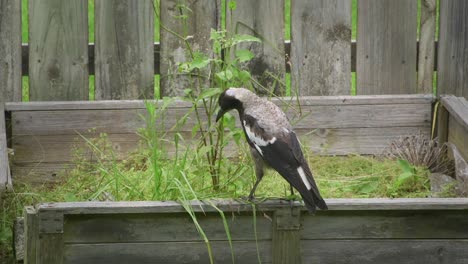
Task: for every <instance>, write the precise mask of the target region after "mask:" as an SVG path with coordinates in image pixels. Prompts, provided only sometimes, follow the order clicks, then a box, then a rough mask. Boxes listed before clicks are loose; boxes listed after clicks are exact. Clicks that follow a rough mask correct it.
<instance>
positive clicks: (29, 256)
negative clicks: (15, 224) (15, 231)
mask: <svg viewBox="0 0 468 264" xmlns="http://www.w3.org/2000/svg"><path fill="white" fill-rule="evenodd" d="M37 222H38V221H37V214H36V210H35V209H34V207H32V206H26V207H25V208H24V224H25V231H24V232H25V240H24V252H25V256H24V263H26V264H35V263H37V262H36V244H37V238H38V236H39V233H38V224H37Z"/></svg>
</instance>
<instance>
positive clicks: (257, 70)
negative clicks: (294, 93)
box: [226, 0, 286, 95]
mask: <svg viewBox="0 0 468 264" xmlns="http://www.w3.org/2000/svg"><path fill="white" fill-rule="evenodd" d="M283 17H284V0H257V1H245V0H244V1H237V2H236V9H235V10H232V11H231V10H229V9H228V10H227V11H226V21H227V23H226V30H227V31H228V32H231V33H232V34H246V35H251V36H256V37H258V38H260V39H261V40H262V42H248V43H242V44H240V45H237V46H235V47H234V49H235V50H240V49H248V50H250V51H251V52H252V53H253V54H254V58H253V59H252V60H250V61H249V62H247V63H243V64H241V65H242V66H243V67H242V68H244V67H245V68H246V69H247V71H248V72H249V73H250V74H251V75H252V77H253V78H254V79H255V80H256V81H257V82H258V84H259V85H258V84H257V83H253V86H254V88H255V90H256V91H257V92H258V93H260V94H265V95H269V94H270V93H274V94H276V95H281V94H285V91H286V87H285V86H283V85H281V83H283V82H284V77H285V73H286V66H285V63H284V62H285V54H284V19H273V18H283ZM235 50H232V52H231V56H232V59H234V57H235ZM278 80H280V81H281V82H279V81H278ZM265 89H266V90H265Z"/></svg>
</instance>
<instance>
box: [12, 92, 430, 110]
mask: <svg viewBox="0 0 468 264" xmlns="http://www.w3.org/2000/svg"><path fill="white" fill-rule="evenodd" d="M271 101H272V102H274V103H276V104H278V105H280V106H281V107H283V108H286V107H287V106H288V105H294V104H296V103H297V102H299V103H298V104H299V105H317V106H319V105H361V104H369V105H374V104H378V105H380V104H431V103H432V102H434V101H435V97H434V96H432V95H430V94H408V95H357V96H301V97H300V98H296V97H279V98H272V99H271ZM147 102H149V103H151V104H153V103H154V104H161V103H162V101H161V100H148V101H143V100H101V101H56V102H22V103H15V102H7V103H5V109H6V110H7V111H44V110H104V109H145V103H147ZM191 105H192V104H191V103H189V102H187V101H182V100H174V102H173V104H171V106H170V107H171V108H176V107H177V108H190V106H191Z"/></svg>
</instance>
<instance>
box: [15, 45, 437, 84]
mask: <svg viewBox="0 0 468 264" xmlns="http://www.w3.org/2000/svg"><path fill="white" fill-rule="evenodd" d="M433 45H434V47H435V49H434V55H433V58H434V63H433V66H434V68H433V70H434V71H437V41H434V44H433ZM153 47H154V48H153V50H154V53H153V57H154V74H159V73H160V69H159V61H160V44H159V42H154V46H153ZM416 47H417V52H419V40H418V41H417V42H416ZM21 50H22V52H21V56H22V59H21V60H22V63H21V64H22V72H21V73H22V75H23V76H28V75H29V69H28V61H29V45H28V43H23V44H22V45H21ZM88 52H89V53H88V56H89V57H88V71H89V74H90V75H94V72H95V69H94V61H95V58H94V43H89V44H88ZM281 52H283V49H281ZM284 56H285V58H286V60H285V65H286V72H291V69H290V64H291V63H290V60H289V58H290V57H291V41H290V40H285V41H284ZM418 56H419V54H416V57H417V58H418ZM418 61H419V60H418ZM417 69H418V64H416V70H417ZM355 71H356V40H351V72H355Z"/></svg>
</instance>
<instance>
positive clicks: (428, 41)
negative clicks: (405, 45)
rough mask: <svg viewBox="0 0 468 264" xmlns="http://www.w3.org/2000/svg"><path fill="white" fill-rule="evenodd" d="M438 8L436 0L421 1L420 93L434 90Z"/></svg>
mask: <svg viewBox="0 0 468 264" xmlns="http://www.w3.org/2000/svg"><path fill="white" fill-rule="evenodd" d="M436 8H437V4H436V0H422V1H421V18H420V25H421V26H420V30H419V45H418V49H419V51H418V93H432V90H433V88H432V86H433V77H434V54H435V52H434V50H435V45H434V40H435V29H436V16H437V10H436Z"/></svg>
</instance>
